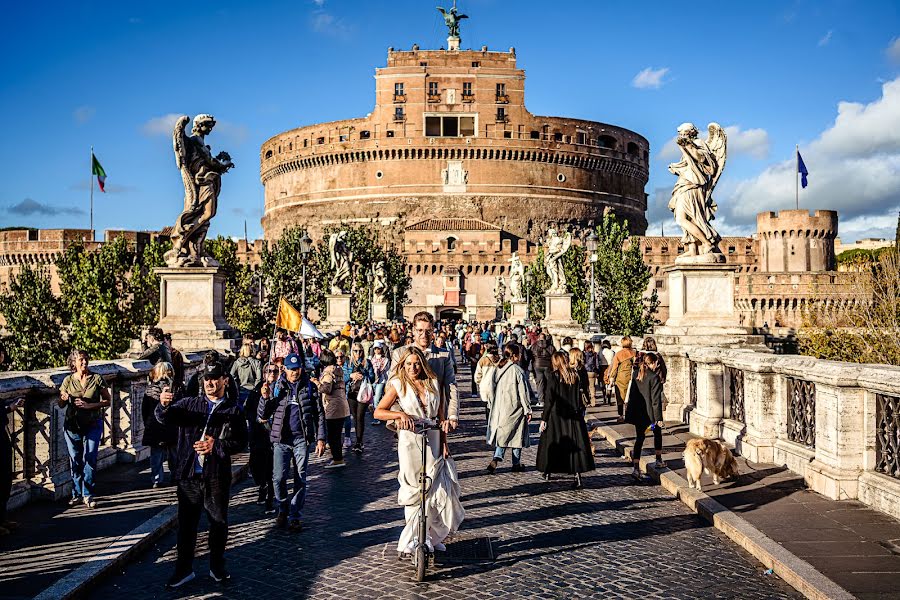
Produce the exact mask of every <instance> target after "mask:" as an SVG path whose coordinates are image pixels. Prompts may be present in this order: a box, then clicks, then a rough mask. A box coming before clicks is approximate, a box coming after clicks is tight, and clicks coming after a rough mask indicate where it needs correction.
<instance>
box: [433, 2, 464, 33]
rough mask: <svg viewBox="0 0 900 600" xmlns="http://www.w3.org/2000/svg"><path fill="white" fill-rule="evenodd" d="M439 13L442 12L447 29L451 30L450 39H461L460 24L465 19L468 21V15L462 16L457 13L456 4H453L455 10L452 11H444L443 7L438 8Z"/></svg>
mask: <svg viewBox="0 0 900 600" xmlns="http://www.w3.org/2000/svg"><path fill="white" fill-rule="evenodd" d="M437 9H438V11H440V13H441V15H442V16H443V17H444V23H445V24H446V25H447V29H448V30H450V33H449V36H450V37H457V38H458V37H459V22H460V21H462V20H463V19H468V18H469V16H468V15H461V14H459V13H457V11H456V2H454V3H453V8H451V9H450V10H444V9H443V8H442V7H440V6H438V7H437Z"/></svg>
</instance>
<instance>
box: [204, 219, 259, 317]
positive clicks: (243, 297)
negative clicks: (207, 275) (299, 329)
mask: <svg viewBox="0 0 900 600" xmlns="http://www.w3.org/2000/svg"><path fill="white" fill-rule="evenodd" d="M206 248H207V250H208V251H209V253H210V254H211V255H212V256H213V258H215V259H216V260H217V261H219V263H220V264H221V266H222V269H223V270H224V271H225V276H226V281H225V318H226V319H227V320H228V323H229V324H230V325H231V326H232V327H234V328H236V329H238V330H239V331H241V332H254V333H256V332H262V331H263V330H265V329H268V326H267V325H266V324H267V321H268V320H267V319H266V318H265V315H264V314H263V312H262V311H261V310H260V308H259V307H258V306H257V305H256V299H255V298H254V293H253V291H254V288H255V283H256V282H255V281H254V274H253V271H251V270H250V266H249V265H245V264H241V263H240V262H239V261H238V258H237V243H236V242H235V241H234V240H232V239H231V238H225V237H222V236H221V235H220V236H219V237H217V238H216V239H214V240H207V242H206Z"/></svg>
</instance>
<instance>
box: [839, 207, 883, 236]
mask: <svg viewBox="0 0 900 600" xmlns="http://www.w3.org/2000/svg"><path fill="white" fill-rule="evenodd" d="M838 227H839V229H840V234H841V241H850V240H859V239H862V238H882V239H886V240H891V239H894V235H895V234H896V230H897V213H896V212H891V213H888V214H886V215H862V216H859V217H854V218H852V219H847V220H844V221H841V222H840V224H839V225H838Z"/></svg>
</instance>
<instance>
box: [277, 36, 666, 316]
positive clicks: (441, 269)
mask: <svg viewBox="0 0 900 600" xmlns="http://www.w3.org/2000/svg"><path fill="white" fill-rule="evenodd" d="M447 41H448V45H447V48H448V49H446V50H445V49H440V50H420V49H419V48H418V46H413V47H412V49H410V50H395V49H393V48H389V49H388V53H387V66H386V67H383V68H378V69H376V70H375V107H374V109H373V110H372V112H371V113H369V114H368V115H367V116H365V117H362V118H356V119H347V120H344V121H334V122H331V123H322V124H317V125H309V126H305V127H300V128H297V129H292V130H289V131H286V132H283V133H280V134H278V135H276V136H274V137H272V138H271V139H269V140H268V141H266V142H265V143H264V144H263V146H262V149H261V153H260V161H261V168H260V176H261V179H262V183H263V185H264V187H265V212H264V216H263V219H262V225H263V230H264V234H265V238H266V239H267V240H276V239H278V238H279V237H280V235H281V233H282V231H283V230H284V229H286V228H288V227H294V226H299V227H303V228H305V229H307V230H308V231H309V233H310V235H311V236H312V237H313V238H320V237H321V234H322V231H323V229H324V228H325V227H326V226H328V225H336V224H340V223H346V224H353V225H359V224H365V225H371V226H372V227H375V228H377V229H378V230H379V231H380V232H381V233H382V234H383V235H382V239H384V240H386V241H387V242H388V243H393V244H394V246H395V248H396V249H397V251H399V252H404V253H405V254H406V257H407V264H408V269H409V272H410V274H411V275H412V276H413V289H412V291H411V300H412V304H411V305H408V306H407V307H406V311H405V312H407V313H409V312H410V311H415V310H421V309H425V310H430V311H432V312H434V313H435V315H441V314H445V315H447V314H460V315H462V316H464V317H472V318H479V319H486V318H493V316H494V308H495V305H496V300H495V298H494V293H493V289H494V286H495V282H496V278H497V277H498V276H505V275H507V273H508V269H509V259H510V257H511V256H512V253H513V252H518V253H519V255H520V256H521V257H522V259H523V261H524V262H526V263H527V262H530V261H531V260H532V259H533V256H534V255H535V254H536V243H537V242H538V240H539V239H540V238H541V237H542V236H544V235H545V232H546V231H547V227H548V226H551V225H555V226H558V227H562V228H571V229H574V230H581V229H583V228H585V227H589V226H590V225H592V224H593V223H597V222H599V220H600V219H601V218H602V215H603V213H604V210H607V209H611V210H613V211H614V212H615V213H616V214H617V215H619V216H620V217H623V218H626V219H628V222H629V224H630V227H631V230H632V233H635V234H643V233H644V231H645V229H646V227H647V221H646V218H645V210H646V194H645V193H644V186H645V185H646V183H647V178H648V157H649V152H650V148H649V144H648V142H647V140H646V139H645V138H643V137H642V136H641V135H639V134H637V133H635V132H633V131H629V130H628V129H624V128H622V127H617V126H615V125H609V124H606V123H599V122H595V121H585V120H581V119H572V118H566V117H543V116H537V115H533V114H532V113H530V112H529V111H528V110H527V109H526V107H525V71H524V70H523V69H521V68H519V66H518V64H517V62H516V53H515V50H514V49H513V48H510V49H509V50H508V51H505V52H494V51H490V50H488V49H487V48H486V47H483V48H481V49H480V50H462V49H460V48H459V39H458V38H454V37H452V36H451V37H450V38H449V39H448V40H447Z"/></svg>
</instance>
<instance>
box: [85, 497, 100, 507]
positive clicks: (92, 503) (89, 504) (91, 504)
mask: <svg viewBox="0 0 900 600" xmlns="http://www.w3.org/2000/svg"><path fill="white" fill-rule="evenodd" d="M84 505H85V506H87V507H88V508H97V501H96V500H94V499H93V498H92V497H90V496H85V497H84Z"/></svg>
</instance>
